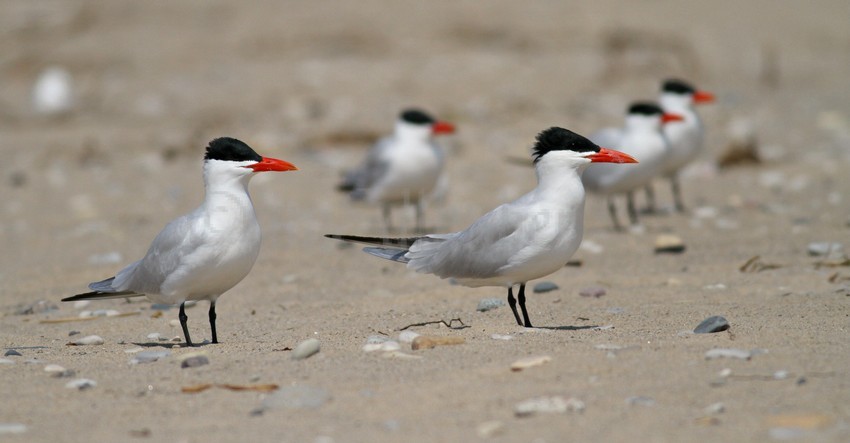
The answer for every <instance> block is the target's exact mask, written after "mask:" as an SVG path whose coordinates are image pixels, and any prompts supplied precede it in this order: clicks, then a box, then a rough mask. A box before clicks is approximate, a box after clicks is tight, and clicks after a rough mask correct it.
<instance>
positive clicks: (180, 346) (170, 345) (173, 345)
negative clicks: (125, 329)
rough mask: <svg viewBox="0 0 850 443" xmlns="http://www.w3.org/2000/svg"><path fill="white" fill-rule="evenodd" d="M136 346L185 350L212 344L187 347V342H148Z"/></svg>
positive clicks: (194, 344)
mask: <svg viewBox="0 0 850 443" xmlns="http://www.w3.org/2000/svg"><path fill="white" fill-rule="evenodd" d="M133 344H134V345H136V346H138V347H140V348H166V349H175V348H176V349H183V348H200V347H203V346H206V345H211V344H212V343H210V342H208V341H204V342H202V343H192V346H186V342H179V343H163V342H148V343H136V342H133Z"/></svg>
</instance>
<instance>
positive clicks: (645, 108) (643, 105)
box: [628, 102, 664, 115]
mask: <svg viewBox="0 0 850 443" xmlns="http://www.w3.org/2000/svg"><path fill="white" fill-rule="evenodd" d="M628 113H629V115H633V114H636V115H661V114H664V110H663V109H661V107H660V106H658V105H656V104H655V103H652V102H634V103H632V105H631V106H629V111H628Z"/></svg>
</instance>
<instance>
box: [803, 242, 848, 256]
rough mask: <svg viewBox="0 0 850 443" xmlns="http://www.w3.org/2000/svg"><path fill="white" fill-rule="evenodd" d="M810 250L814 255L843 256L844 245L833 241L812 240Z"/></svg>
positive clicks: (810, 253)
mask: <svg viewBox="0 0 850 443" xmlns="http://www.w3.org/2000/svg"><path fill="white" fill-rule="evenodd" d="M808 251H809V255H811V256H812V257H827V258H841V257H842V255H843V253H844V245H842V244H841V243H833V242H812V243H809V247H808Z"/></svg>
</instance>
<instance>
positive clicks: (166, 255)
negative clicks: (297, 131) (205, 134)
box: [62, 137, 298, 346]
mask: <svg viewBox="0 0 850 443" xmlns="http://www.w3.org/2000/svg"><path fill="white" fill-rule="evenodd" d="M297 169H298V168H296V167H295V166H294V165H292V164H291V163H288V162H285V161H283V160H278V159H275V158H270V157H262V156H260V155H259V154H257V153H256V152H255V151H254V150H253V149H251V147H249V146H248V145H246V144H245V143H243V142H241V141H239V140H236V139H234V138H228V137H223V138H217V139H215V140H213V141H211V142H210V144H209V146H208V147H207V150H206V155H205V156H204V185H205V187H206V195H205V197H204V202H203V203H202V204H201V206H199V207H198V208H197V209H195V210H194V211H192V212H190V213H189V214H187V215H184V216H182V217H179V218H177V219H175V220H173V221H171V222H170V223H168V224H167V225H166V226H165V228H163V230H162V231H161V232H160V233H159V235H157V236H156V238H155V239H154V240H153V243H151V245H150V248H149V249H148V252H147V254H145V256H144V257H143V258H142V259H141V260H139V261H136V262H134V263H131V264H130V265H128V266H127V267H125V268H124V269H122V270H121V271H119V272H118V273H117V274H115V276H114V277H111V278H108V279H106V280H102V281H98V282H94V283H91V284H90V285H89V289H91V290H92V292H87V293H85V294H78V295H75V296H72V297H68V298H64V299H62V301H76V300H95V299H106V298H127V297H139V296H143V295H144V296H147V297H148V299H150V300H151V301H153V302H154V303H162V304H171V305H174V304H179V305H180V314H179V318H180V325H181V326H182V327H183V335H184V336H185V337H186V344H187V345H188V346H192V339H191V338H189V329H188V327H187V326H186V320H187V317H186V312H185V304H186V302H187V301H190V300H209V302H210V310H209V319H210V327H211V328H212V342H213V343H218V336H217V335H216V329H215V319H216V314H215V303H216V300H217V299H218V297H219V296H221V295H222V294H224V293H225V292H226V291H227V290H229V289H230V288H232V287H234V286H236V284H237V283H239V282H240V281H242V279H243V278H245V276H246V275H248V272H249V271H250V270H251V268H252V267H253V266H254V262H255V261H256V260H257V255H258V254H259V252H260V225H259V223H257V217H256V215H255V213H254V206H253V204H252V203H251V197H250V195H248V182H249V181H250V180H251V177H253V176H254V174H256V173H258V172H264V171H294V170H297Z"/></svg>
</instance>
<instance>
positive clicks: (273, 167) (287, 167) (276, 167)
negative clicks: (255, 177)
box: [245, 157, 298, 172]
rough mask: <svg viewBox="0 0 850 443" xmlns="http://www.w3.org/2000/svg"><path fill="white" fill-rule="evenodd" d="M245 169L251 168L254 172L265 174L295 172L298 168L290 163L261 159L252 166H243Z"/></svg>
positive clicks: (268, 158) (267, 158)
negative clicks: (269, 172)
mask: <svg viewBox="0 0 850 443" xmlns="http://www.w3.org/2000/svg"><path fill="white" fill-rule="evenodd" d="M245 167H246V168H251V169H253V170H254V172H267V171H278V172H283V171H297V170H298V168H297V167H295V165H293V164H292V163H289V162H286V161H283V160H278V159H276V158H271V157H263V159H262V160H260V161H259V162H258V163H254V164H253V165H248V166H245Z"/></svg>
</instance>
